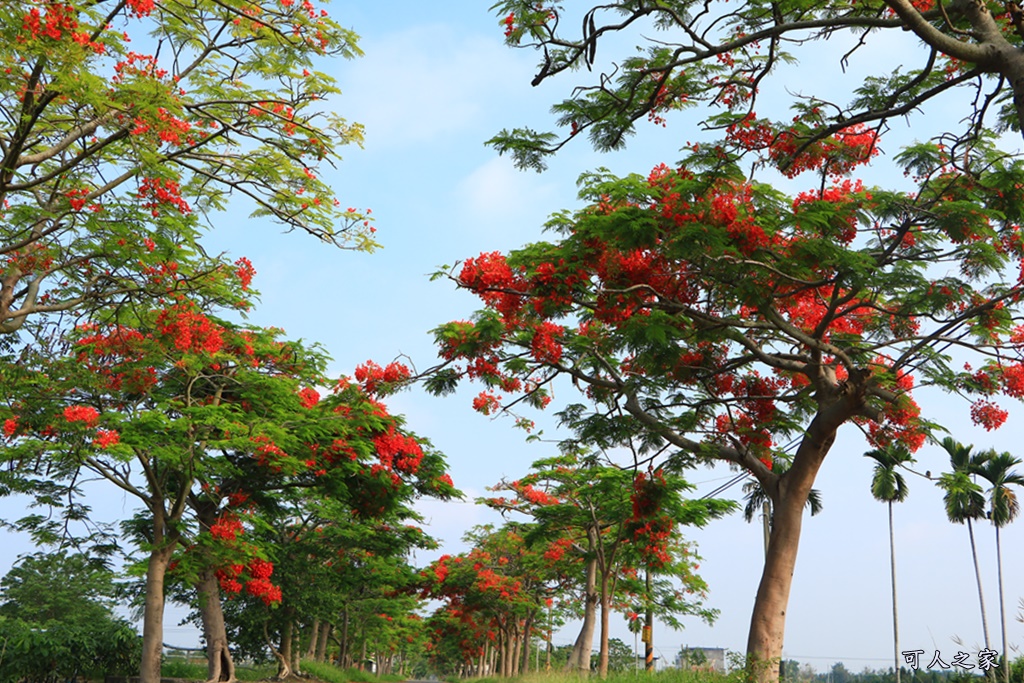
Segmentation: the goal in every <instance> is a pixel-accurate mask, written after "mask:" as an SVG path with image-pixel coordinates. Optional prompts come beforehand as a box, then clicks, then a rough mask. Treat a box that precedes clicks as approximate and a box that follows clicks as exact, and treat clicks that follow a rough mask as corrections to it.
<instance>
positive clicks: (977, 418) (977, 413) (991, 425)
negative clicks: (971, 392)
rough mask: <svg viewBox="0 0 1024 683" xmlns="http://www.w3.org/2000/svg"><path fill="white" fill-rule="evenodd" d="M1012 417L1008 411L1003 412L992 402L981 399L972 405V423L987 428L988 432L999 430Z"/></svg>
mask: <svg viewBox="0 0 1024 683" xmlns="http://www.w3.org/2000/svg"><path fill="white" fill-rule="evenodd" d="M1009 416H1010V413H1009V412H1008V411H1005V410H1003V409H1002V408H1000V407H999V406H997V405H996V404H994V403H992V402H991V401H986V400H985V399H980V400H978V401H975V402H974V403H973V404H972V405H971V421H972V422H974V424H976V425H979V426H981V427H984V428H985V431H986V432H991V431H992V430H993V429H999V428H1000V427H1002V426H1003V423H1004V422H1006V418H1007V417H1009Z"/></svg>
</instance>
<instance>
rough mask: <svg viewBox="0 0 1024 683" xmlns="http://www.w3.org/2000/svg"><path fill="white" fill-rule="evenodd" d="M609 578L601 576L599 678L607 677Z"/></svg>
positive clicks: (609, 604) (610, 607)
mask: <svg viewBox="0 0 1024 683" xmlns="http://www.w3.org/2000/svg"><path fill="white" fill-rule="evenodd" d="M609 578H610V577H609V576H608V574H607V573H604V574H602V575H601V649H600V654H599V655H598V658H597V674H598V675H599V676H600V677H601V678H607V677H608V629H609V617H610V613H611V611H612V606H611V601H612V596H611V595H609V586H608V581H609Z"/></svg>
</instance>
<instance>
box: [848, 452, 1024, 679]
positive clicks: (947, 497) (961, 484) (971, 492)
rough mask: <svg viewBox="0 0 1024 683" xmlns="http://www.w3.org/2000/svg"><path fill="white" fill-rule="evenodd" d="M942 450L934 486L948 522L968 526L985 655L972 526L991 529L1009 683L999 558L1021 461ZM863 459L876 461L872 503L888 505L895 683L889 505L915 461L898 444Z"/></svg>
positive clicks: (1016, 508) (898, 497)
mask: <svg viewBox="0 0 1024 683" xmlns="http://www.w3.org/2000/svg"><path fill="white" fill-rule="evenodd" d="M942 447H943V449H944V450H945V451H946V453H947V454H948V455H949V461H950V465H951V467H952V471H950V472H945V473H943V474H941V475H939V477H938V478H937V480H936V484H937V485H938V486H939V487H940V488H941V489H942V490H943V492H944V495H943V501H944V503H945V509H946V516H947V517H948V518H949V521H951V522H953V523H955V524H965V525H966V526H967V534H968V536H969V538H970V542H971V557H972V559H973V561H974V573H975V578H976V579H977V585H978V605H979V607H980V609H981V626H982V633H983V634H984V647H985V649H986V650H989V651H991V645H992V641H991V640H990V638H989V630H988V618H987V616H986V612H985V595H984V591H983V590H982V584H981V570H980V568H979V566H978V550H977V545H976V544H975V541H974V526H973V522H975V521H977V520H981V519H988V520H989V521H990V522H991V523H992V526H993V527H994V529H995V540H996V567H997V569H998V583H999V618H1000V626H1001V629H1000V630H1001V633H1002V652H1003V660H1002V672H1001V674H1002V676H1003V680H1004V681H1009V680H1010V666H1009V652H1010V651H1009V649H1007V639H1006V599H1005V596H1004V595H1003V559H1002V546H1001V544H1000V534H999V531H1000V529H1002V527H1004V526H1006V525H1007V524H1009V523H1010V522H1012V521H1013V520H1014V519H1016V518H1017V516H1018V515H1019V514H1020V503H1019V502H1018V500H1017V494H1016V492H1015V491H1014V490H1013V488H1012V487H1013V486H1024V476H1022V475H1021V474H1020V473H1018V472H1017V471H1015V470H1014V469H1013V468H1014V467H1016V466H1017V465H1020V464H1021V463H1022V462H1024V461H1022V460H1021V459H1020V458H1017V457H1014V456H1013V455H1012V454H1010V453H1006V452H1002V453H998V452H996V451H995V450H987V451H981V452H974V448H973V446H965V445H964V444H961V443H960V442H958V441H957V440H956V439H953V438H952V437H946V438H944V439H943V440H942ZM865 455H867V456H868V457H870V458H872V459H874V460H875V467H874V475H873V477H872V480H871V493H872V495H873V496H874V497H875V499H877V500H879V501H882V502H884V503H886V504H887V505H888V507H889V553H890V555H889V556H890V562H891V582H892V604H893V611H892V617H893V644H894V648H895V653H894V657H895V664H894V671H895V672H896V681H897V683H899V680H900V662H901V661H902V660H901V657H902V655H901V651H900V647H899V618H898V612H897V608H896V604H897V601H896V540H895V534H894V531H893V503H898V502H903V501H904V500H906V498H907V495H908V494H909V487H908V486H907V483H906V480H905V478H904V477H903V475H902V474H901V472H900V471H899V469H900V468H901V467H906V466H908V465H909V464H910V463H912V462H913V461H914V460H913V457H912V456H911V455H910V453H909V452H908V451H907V450H906V449H905V448H902V447H899V446H895V447H893V446H890V447H888V448H884V449H875V450H872V451H869V452H868V453H866V454H865ZM929 477H930V473H929ZM979 478H980V479H982V480H983V481H985V482H987V483H988V484H989V489H988V491H987V492H986V491H985V490H984V489H983V488H982V486H981V485H980V484H979V483H978V482H977V479H979ZM986 494H987V501H986ZM990 674H991V672H990Z"/></svg>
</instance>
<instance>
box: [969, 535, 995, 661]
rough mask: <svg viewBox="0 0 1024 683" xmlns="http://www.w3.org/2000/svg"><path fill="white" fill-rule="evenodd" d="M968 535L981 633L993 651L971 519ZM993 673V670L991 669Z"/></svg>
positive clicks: (988, 648) (987, 645) (988, 647)
mask: <svg viewBox="0 0 1024 683" xmlns="http://www.w3.org/2000/svg"><path fill="white" fill-rule="evenodd" d="M967 535H968V536H970V538H971V557H972V558H974V577H975V578H976V579H977V581H978V605H979V606H980V607H981V632H982V634H983V635H984V636H985V649H986V650H990V649H992V646H991V640H990V639H989V636H988V616H987V615H986V614H985V594H984V593H983V592H982V590H981V568H980V567H979V566H978V547H977V545H975V543H974V526H973V525H972V524H971V518H970V517H968V518H967ZM989 671H992V669H989Z"/></svg>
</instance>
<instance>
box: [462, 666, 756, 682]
mask: <svg viewBox="0 0 1024 683" xmlns="http://www.w3.org/2000/svg"><path fill="white" fill-rule="evenodd" d="M737 676H738V674H735V673H734V674H723V673H715V672H710V671H690V670H682V669H667V670H665V671H658V672H656V673H647V672H646V671H643V670H641V671H639V672H637V671H624V672H611V673H609V674H608V678H606V679H604V681H603V682H602V683H643V682H644V681H651V682H652V683H736V682H737V681H738V680H739V678H738V677H737ZM591 679H592V680H593V681H594V683H597V682H598V681H601V679H600V678H598V677H597V675H596V674H591V675H589V676H588V675H587V674H585V673H570V672H567V671H550V672H540V673H529V674H526V675H525V676H518V677H516V678H501V679H499V678H491V677H488V678H474V679H472V683H581V681H585V680H591Z"/></svg>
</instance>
